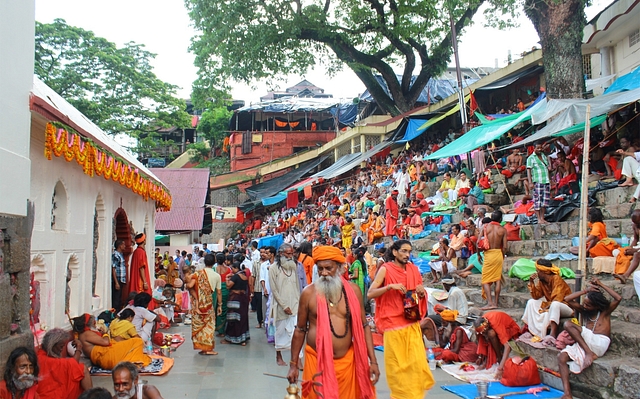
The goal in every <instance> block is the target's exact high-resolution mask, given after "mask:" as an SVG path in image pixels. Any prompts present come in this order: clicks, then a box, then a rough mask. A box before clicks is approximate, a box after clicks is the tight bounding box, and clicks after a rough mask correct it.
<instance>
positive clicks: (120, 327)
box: [109, 319, 138, 339]
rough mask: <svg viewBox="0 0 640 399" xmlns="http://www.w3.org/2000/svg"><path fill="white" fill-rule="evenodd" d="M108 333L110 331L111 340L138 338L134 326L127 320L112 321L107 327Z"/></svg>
mask: <svg viewBox="0 0 640 399" xmlns="http://www.w3.org/2000/svg"><path fill="white" fill-rule="evenodd" d="M109 331H111V338H116V337H120V338H122V339H131V338H133V337H137V336H138V332H137V331H136V326H134V325H133V323H132V322H130V321H129V320H120V319H115V320H113V321H112V322H111V324H110V325H109Z"/></svg>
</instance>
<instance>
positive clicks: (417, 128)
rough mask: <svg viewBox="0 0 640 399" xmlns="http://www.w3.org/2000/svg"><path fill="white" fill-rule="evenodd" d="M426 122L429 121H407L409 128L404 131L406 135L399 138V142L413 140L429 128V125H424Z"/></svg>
mask: <svg viewBox="0 0 640 399" xmlns="http://www.w3.org/2000/svg"><path fill="white" fill-rule="evenodd" d="M425 122H427V121H426V120H425V119H409V121H408V122H407V128H406V130H405V131H404V136H403V137H402V139H400V140H398V142H399V143H404V142H405V141H411V140H413V139H415V138H416V137H418V136H420V135H421V134H422V133H424V132H425V131H426V130H427V129H428V128H429V126H427V127H422V125H424V124H425Z"/></svg>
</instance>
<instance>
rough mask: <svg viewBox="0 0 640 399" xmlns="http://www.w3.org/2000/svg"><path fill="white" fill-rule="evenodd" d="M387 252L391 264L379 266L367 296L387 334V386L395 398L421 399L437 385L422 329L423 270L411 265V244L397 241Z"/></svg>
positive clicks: (423, 312)
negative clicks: (371, 301) (421, 272)
mask: <svg viewBox="0 0 640 399" xmlns="http://www.w3.org/2000/svg"><path fill="white" fill-rule="evenodd" d="M387 251H388V253H387V254H388V255H387V256H388V257H387V259H390V261H388V262H386V263H384V264H383V265H381V266H380V268H379V270H378V273H377V274H376V278H375V280H374V281H373V283H372V284H371V287H369V292H368V294H367V295H368V298H369V299H373V298H375V300H376V315H375V316H376V327H377V328H378V331H381V332H383V333H384V336H383V337H384V364H385V369H386V371H387V383H388V384H389V389H390V390H391V397H392V398H398V399H418V398H420V399H421V398H423V397H424V393H425V391H427V390H429V389H431V387H433V385H434V384H435V380H434V379H433V375H432V374H431V371H430V370H429V365H428V364H427V357H426V355H425V352H424V343H423V340H422V329H421V328H420V320H421V319H422V317H423V316H424V315H425V314H426V310H427V293H426V290H425V289H424V286H423V285H422V276H421V275H420V270H418V268H417V267H416V265H414V264H413V263H411V262H409V257H410V255H411V242H409V241H407V240H398V241H396V242H394V243H393V244H392V245H391V247H389V249H388V250H387ZM405 307H407V308H408V310H407V311H405ZM407 314H408V315H409V317H407Z"/></svg>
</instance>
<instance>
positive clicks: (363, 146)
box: [360, 134, 369, 154]
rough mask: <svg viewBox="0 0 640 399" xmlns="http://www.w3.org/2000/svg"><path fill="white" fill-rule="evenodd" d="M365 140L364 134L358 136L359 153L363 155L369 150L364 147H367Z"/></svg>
mask: <svg viewBox="0 0 640 399" xmlns="http://www.w3.org/2000/svg"><path fill="white" fill-rule="evenodd" d="M366 139H367V136H365V135H364V134H361V135H360V152H361V153H363V154H364V153H365V152H367V151H369V149H368V148H366V147H365V146H366V145H367V140H366Z"/></svg>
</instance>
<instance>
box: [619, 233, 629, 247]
mask: <svg viewBox="0 0 640 399" xmlns="http://www.w3.org/2000/svg"><path fill="white" fill-rule="evenodd" d="M620 242H621V243H622V247H623V248H624V247H628V246H629V237H627V236H626V235H624V234H623V235H622V236H621V237H620Z"/></svg>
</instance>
